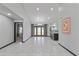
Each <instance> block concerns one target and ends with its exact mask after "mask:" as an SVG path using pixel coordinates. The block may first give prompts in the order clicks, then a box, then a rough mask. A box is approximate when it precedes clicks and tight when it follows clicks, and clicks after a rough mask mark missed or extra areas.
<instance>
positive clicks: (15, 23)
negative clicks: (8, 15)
mask: <svg viewBox="0 0 79 59" xmlns="http://www.w3.org/2000/svg"><path fill="white" fill-rule="evenodd" d="M17 23H22V39H21V42H23V22H14V42H16V36H17V34H16V31H17V29H16V25H17Z"/></svg>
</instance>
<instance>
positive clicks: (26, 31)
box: [23, 19, 31, 41]
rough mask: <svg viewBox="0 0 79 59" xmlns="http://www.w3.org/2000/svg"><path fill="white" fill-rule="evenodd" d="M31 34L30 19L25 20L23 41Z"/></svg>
mask: <svg viewBox="0 0 79 59" xmlns="http://www.w3.org/2000/svg"><path fill="white" fill-rule="evenodd" d="M30 36H31V24H30V22H29V20H28V19H25V20H24V22H23V41H25V40H27V39H28V38H29V37H30Z"/></svg>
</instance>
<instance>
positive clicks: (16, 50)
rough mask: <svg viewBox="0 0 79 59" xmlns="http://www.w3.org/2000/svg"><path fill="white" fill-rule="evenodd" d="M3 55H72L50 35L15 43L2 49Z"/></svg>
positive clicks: (0, 53)
mask: <svg viewBox="0 0 79 59" xmlns="http://www.w3.org/2000/svg"><path fill="white" fill-rule="evenodd" d="M0 55H1V56H72V54H70V53H69V52H68V51H66V50H65V49H64V48H62V47H61V46H59V45H58V43H57V41H53V40H52V39H50V38H49V37H32V38H30V39H29V40H27V41H26V42H25V43H21V42H18V43H13V44H11V45H9V46H7V47H5V48H3V49H1V50H0Z"/></svg>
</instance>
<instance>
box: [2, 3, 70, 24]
mask: <svg viewBox="0 0 79 59" xmlns="http://www.w3.org/2000/svg"><path fill="white" fill-rule="evenodd" d="M3 5H5V6H6V7H7V8H9V9H10V10H12V11H13V12H15V13H16V14H17V15H19V16H20V17H22V18H24V20H29V22H31V23H37V24H38V23H39V24H40V23H43V24H47V23H49V24H51V23H53V22H54V21H55V20H57V19H58V13H59V12H60V11H62V9H63V8H62V7H63V6H64V5H65V4H61V3H60V4H59V3H4V4H3ZM66 5H68V6H69V4H66ZM70 7H71V6H70Z"/></svg>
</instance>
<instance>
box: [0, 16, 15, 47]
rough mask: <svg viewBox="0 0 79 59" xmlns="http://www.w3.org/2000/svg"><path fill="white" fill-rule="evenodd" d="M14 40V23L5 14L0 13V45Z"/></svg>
mask: <svg viewBox="0 0 79 59" xmlns="http://www.w3.org/2000/svg"><path fill="white" fill-rule="evenodd" d="M13 41H14V23H13V21H12V20H11V19H9V18H7V17H6V16H3V15H0V47H3V46H5V45H7V44H9V43H11V42H13Z"/></svg>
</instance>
